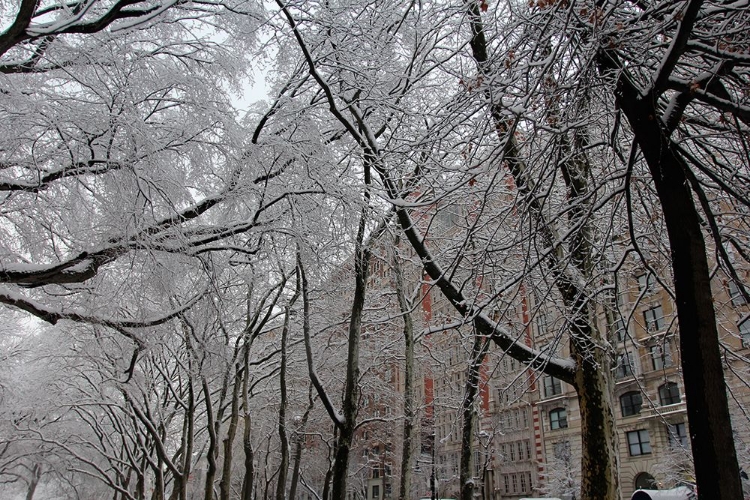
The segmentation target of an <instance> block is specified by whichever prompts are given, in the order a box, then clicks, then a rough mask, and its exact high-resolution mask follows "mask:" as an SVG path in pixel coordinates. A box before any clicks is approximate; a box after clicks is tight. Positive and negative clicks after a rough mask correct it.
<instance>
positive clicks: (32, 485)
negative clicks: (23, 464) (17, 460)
mask: <svg viewBox="0 0 750 500" xmlns="http://www.w3.org/2000/svg"><path fill="white" fill-rule="evenodd" d="M40 477H42V468H41V467H40V466H39V464H34V468H33V469H32V470H31V480H30V481H29V487H28V489H27V490H26V500H34V493H35V492H36V487H37V485H38V484H39V478H40Z"/></svg>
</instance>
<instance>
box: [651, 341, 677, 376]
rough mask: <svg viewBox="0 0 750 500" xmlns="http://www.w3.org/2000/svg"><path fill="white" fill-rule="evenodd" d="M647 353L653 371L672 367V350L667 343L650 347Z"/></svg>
mask: <svg viewBox="0 0 750 500" xmlns="http://www.w3.org/2000/svg"><path fill="white" fill-rule="evenodd" d="M649 351H650V352H651V362H652V363H653V366H654V370H662V369H664V368H669V367H670V366H672V349H670V347H669V342H663V343H660V344H655V345H652V346H651V347H650V348H649Z"/></svg>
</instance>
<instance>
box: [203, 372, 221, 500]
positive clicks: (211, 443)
mask: <svg viewBox="0 0 750 500" xmlns="http://www.w3.org/2000/svg"><path fill="white" fill-rule="evenodd" d="M202 385H203V395H204V396H203V397H204V398H205V401H206V428H207V429H208V449H207V450H206V461H207V462H208V467H207V468H206V486H205V488H206V489H205V491H204V492H203V498H204V500H213V498H214V479H215V478H216V448H217V445H218V443H217V439H216V428H215V427H214V410H213V403H212V402H211V390H210V389H209V387H208V381H207V380H206V379H205V377H204V378H203V382H202Z"/></svg>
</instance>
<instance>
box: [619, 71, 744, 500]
mask: <svg viewBox="0 0 750 500" xmlns="http://www.w3.org/2000/svg"><path fill="white" fill-rule="evenodd" d="M617 101H618V104H619V105H620V107H621V108H622V109H623V111H624V112H625V115H626V116H627V118H628V121H629V122H630V125H631V127H632V129H633V132H634V133H635V138H636V141H637V143H638V146H639V147H640V149H641V151H642V152H643V156H644V158H645V159H646V163H647V164H648V167H649V170H650V172H651V178H652V180H653V182H654V186H655V187H656V192H657V194H658V196H659V201H660V203H661V207H662V211H663V214H664V222H665V224H666V226H667V234H668V236H669V244H670V248H671V256H672V271H673V273H674V287H675V296H676V303H677V304H676V305H677V318H678V320H679V326H680V328H679V330H680V353H681V358H682V376H683V380H684V383H685V396H686V399H687V414H688V423H689V426H690V442H691V445H692V450H693V459H694V464H695V476H696V481H697V484H698V488H699V491H700V496H701V498H711V499H713V498H715V499H722V500H741V499H742V484H741V480H740V470H739V466H738V464H737V454H736V450H735V447H734V437H733V436H732V426H731V420H730V416H729V406H728V403H727V393H726V387H725V383H724V371H723V368H722V365H721V351H720V346H719V336H718V330H717V326H716V314H715V311H714V307H713V294H712V292H711V278H710V272H709V266H708V259H707V256H706V244H705V240H704V237H703V231H702V228H701V217H700V214H699V212H698V209H697V208H696V205H695V202H694V200H693V194H692V192H691V189H690V182H689V179H688V178H687V176H686V172H689V166H688V165H687V163H686V162H685V160H684V159H683V158H682V156H681V155H680V153H679V152H678V151H677V148H676V147H675V146H674V143H673V142H672V140H671V139H670V137H669V136H670V134H669V132H668V131H667V130H666V127H665V126H664V124H663V122H662V121H661V119H660V118H659V114H658V112H657V110H656V108H655V105H654V96H653V95H652V94H649V95H647V96H645V97H643V96H641V95H640V94H639V93H638V91H637V90H636V89H635V88H634V87H633V86H632V85H630V84H629V82H627V81H626V80H625V79H624V78H620V80H619V82H618V88H617Z"/></svg>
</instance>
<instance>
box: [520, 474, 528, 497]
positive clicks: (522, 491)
mask: <svg viewBox="0 0 750 500" xmlns="http://www.w3.org/2000/svg"><path fill="white" fill-rule="evenodd" d="M519 475H520V476H521V493H526V474H524V473H523V472H522V473H521V474H519Z"/></svg>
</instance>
